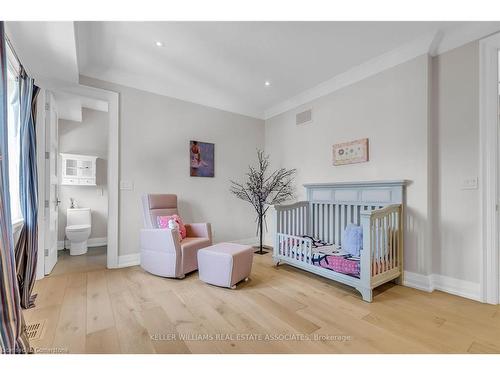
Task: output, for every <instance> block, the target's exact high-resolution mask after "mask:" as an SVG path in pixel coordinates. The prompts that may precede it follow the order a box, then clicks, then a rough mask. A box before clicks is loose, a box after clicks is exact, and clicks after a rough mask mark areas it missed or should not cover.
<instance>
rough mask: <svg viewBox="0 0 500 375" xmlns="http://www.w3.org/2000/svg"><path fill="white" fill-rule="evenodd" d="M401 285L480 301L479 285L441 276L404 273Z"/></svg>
mask: <svg viewBox="0 0 500 375" xmlns="http://www.w3.org/2000/svg"><path fill="white" fill-rule="evenodd" d="M403 285H405V286H408V287H410V288H415V289H420V290H423V291H426V292H432V291H434V290H440V291H442V292H445V293H450V294H454V295H456V296H460V297H464V298H469V299H473V300H475V301H480V300H481V291H480V290H481V288H480V284H479V283H474V282H471V281H466V280H460V279H455V278H453V277H448V276H443V275H437V274H431V275H422V274H419V273H414V272H407V271H405V273H404V281H403Z"/></svg>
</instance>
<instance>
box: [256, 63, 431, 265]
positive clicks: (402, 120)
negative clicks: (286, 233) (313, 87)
mask: <svg viewBox="0 0 500 375" xmlns="http://www.w3.org/2000/svg"><path fill="white" fill-rule="evenodd" d="M428 74H429V59H428V58H427V56H421V57H418V58H416V59H414V60H412V61H409V62H407V63H404V64H401V65H399V66H396V67H395V68H392V69H389V70H387V71H384V72H382V73H380V74H377V75H375V76H372V77H369V78H367V79H365V80H363V81H360V82H358V83H356V84H353V85H351V86H349V87H346V88H343V89H341V90H339V91H336V92H334V93H332V94H329V95H327V96H324V97H322V98H319V99H317V100H315V101H313V102H312V103H310V104H307V105H305V106H302V107H301V108H298V109H296V110H291V111H288V112H286V113H284V114H281V115H279V116H276V117H273V118H272V119H270V120H268V121H266V138H265V150H266V152H268V153H270V154H271V159H272V162H273V165H274V166H283V167H287V168H297V170H298V174H297V183H296V186H297V195H298V199H305V189H304V188H303V187H302V184H304V183H315V182H337V181H369V180H394V179H407V180H411V184H410V186H409V187H408V190H407V191H408V194H407V217H408V219H407V227H408V228H407V231H406V235H405V245H406V246H405V269H406V270H409V271H412V272H418V273H423V274H427V273H429V272H430V266H429V262H428V259H429V255H428V252H429V251H430V246H429V243H428V241H429V237H428V236H427V231H428V229H427V225H428V223H429V221H428V207H427V205H428V168H427V164H428V147H427V137H428V124H429V121H428V120H429V119H428ZM309 107H312V108H313V121H314V122H313V123H312V124H310V125H305V126H302V127H301V126H296V125H295V114H296V113H297V112H299V111H300V110H303V109H305V108H309ZM365 137H367V138H369V142H370V161H369V162H368V163H362V164H352V165H346V166H337V167H334V166H333V165H332V145H333V144H334V143H339V142H345V141H351V140H354V139H358V138H365ZM271 235H272V233H270V235H268V236H267V241H268V242H269V243H272V239H271V238H272V237H271Z"/></svg>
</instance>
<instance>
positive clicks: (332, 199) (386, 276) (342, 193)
mask: <svg viewBox="0 0 500 375" xmlns="http://www.w3.org/2000/svg"><path fill="white" fill-rule="evenodd" d="M304 186H305V188H306V191H307V201H303V202H297V203H294V204H291V205H282V206H275V229H276V231H275V233H276V235H275V236H276V237H275V246H274V249H273V259H274V262H275V264H276V265H279V264H280V263H287V264H290V265H292V266H295V267H298V268H301V269H304V270H306V271H309V272H312V273H315V274H318V275H321V276H324V277H327V278H329V279H332V280H335V281H338V282H340V283H343V284H346V285H350V286H352V287H354V288H356V289H357V290H358V291H359V292H360V293H361V296H362V297H363V300H365V301H367V302H371V301H372V290H373V288H375V287H377V286H379V285H381V284H383V283H386V282H388V281H391V280H394V279H398V278H400V277H402V272H403V266H402V265H403V211H404V201H405V186H406V181H404V180H402V181H374V182H342V183H328V184H306V185H304ZM349 224H351V225H349ZM348 225H349V227H352V226H353V225H357V226H360V227H361V228H362V238H363V240H362V249H361V251H360V253H359V254H356V255H357V256H353V255H352V254H349V253H347V252H346V251H344V249H343V247H342V241H343V239H344V231H345V228H346V227H347V226H348ZM355 228H357V227H355ZM357 229H359V228H357ZM360 231H361V230H360Z"/></svg>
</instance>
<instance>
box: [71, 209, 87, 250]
mask: <svg viewBox="0 0 500 375" xmlns="http://www.w3.org/2000/svg"><path fill="white" fill-rule="evenodd" d="M90 217H91V216H90V208H68V211H67V215H66V218H67V223H66V237H68V240H69V242H70V247H69V253H70V255H82V254H85V253H86V252H87V240H88V239H89V237H90V229H91V224H92V223H91V219H90Z"/></svg>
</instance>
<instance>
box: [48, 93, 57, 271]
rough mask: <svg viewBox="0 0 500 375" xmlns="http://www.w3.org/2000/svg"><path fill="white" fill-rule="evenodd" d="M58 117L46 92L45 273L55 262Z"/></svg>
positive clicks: (50, 95) (54, 105)
mask: <svg viewBox="0 0 500 375" xmlns="http://www.w3.org/2000/svg"><path fill="white" fill-rule="evenodd" d="M57 124H58V118H57V108H56V103H55V100H54V95H53V94H52V93H51V92H47V95H46V105H45V218H46V220H45V274H46V275H48V274H49V273H50V272H52V269H53V268H54V266H55V265H56V263H57V226H58V212H57V211H58V206H59V194H58V182H59V180H58V165H57V155H58V139H59V138H58V126H57Z"/></svg>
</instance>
